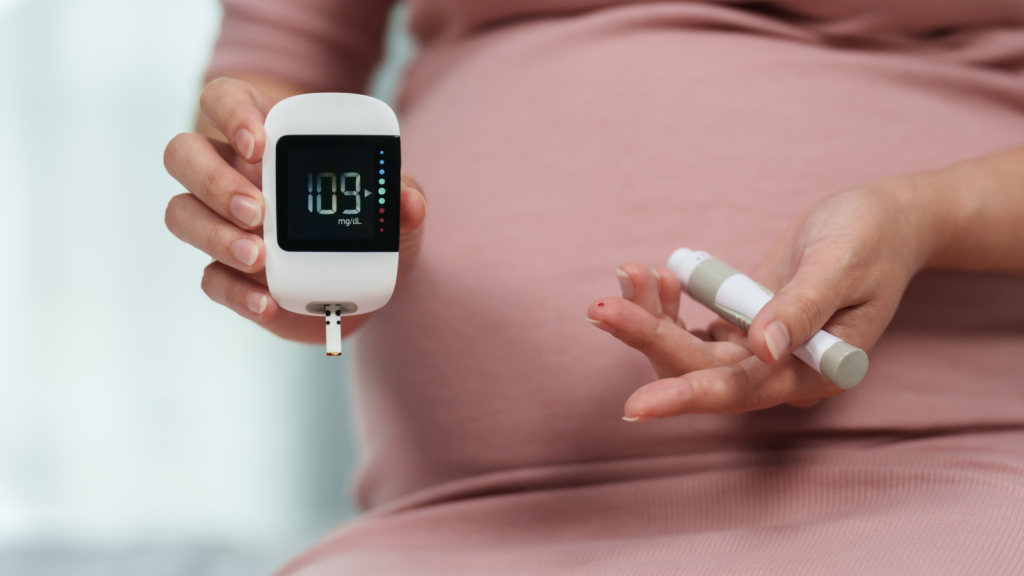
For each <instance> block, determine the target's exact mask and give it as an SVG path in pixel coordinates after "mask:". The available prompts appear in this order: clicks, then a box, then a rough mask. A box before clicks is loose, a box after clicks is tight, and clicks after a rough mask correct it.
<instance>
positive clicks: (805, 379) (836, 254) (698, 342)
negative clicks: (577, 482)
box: [588, 176, 941, 421]
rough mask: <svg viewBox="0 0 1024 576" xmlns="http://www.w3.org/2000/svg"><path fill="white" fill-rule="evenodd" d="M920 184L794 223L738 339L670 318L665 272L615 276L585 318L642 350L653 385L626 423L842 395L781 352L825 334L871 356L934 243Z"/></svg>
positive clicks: (674, 306) (866, 195)
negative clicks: (612, 288) (766, 293)
mask: <svg viewBox="0 0 1024 576" xmlns="http://www.w3.org/2000/svg"><path fill="white" fill-rule="evenodd" d="M929 182H930V181H929V179H928V177H926V176H908V177H904V178H899V179H894V180H890V181H885V182H882V183H879V184H874V185H870V186H866V187H862V188H858V189H855V190H851V191H847V192H841V193H838V194H834V195H832V196H829V197H828V198H826V199H824V200H823V201H821V202H820V203H818V204H817V205H816V206H814V207H813V208H811V209H810V210H808V211H807V212H805V213H804V214H802V215H801V216H800V217H799V218H797V220H796V221H795V222H794V223H793V224H792V225H791V226H790V227H789V228H788V229H787V230H786V231H785V232H784V233H783V234H782V236H781V237H780V238H779V240H778V241H777V242H776V243H775V245H774V246H773V247H772V249H771V250H770V251H769V253H768V256H767V258H765V260H764V262H763V263H762V264H761V266H760V267H759V268H758V270H757V271H756V272H755V273H754V274H751V277H753V278H754V280H757V281H758V282H760V283H761V284H764V285H765V286H767V287H769V288H771V289H773V290H774V291H775V292H776V295H775V297H774V298H773V299H772V300H771V301H770V302H769V303H768V304H766V305H765V307H764V308H763V309H762V310H761V311H760V312H759V313H758V315H757V316H756V317H755V318H754V321H753V323H752V324H751V327H750V331H749V332H748V333H744V332H742V331H740V330H739V329H737V328H734V327H733V326H731V325H730V324H727V323H726V322H724V321H716V322H714V323H712V324H711V326H710V327H709V330H708V331H707V332H704V331H693V332H690V331H687V330H686V328H685V325H684V324H683V322H682V320H681V319H678V317H677V315H678V308H679V296H680V284H679V281H678V280H677V279H676V277H675V275H674V274H673V273H672V272H671V271H670V270H669V269H667V268H664V267H660V268H655V269H652V270H648V269H647V268H645V267H644V266H641V265H640V264H636V263H628V264H625V265H623V266H622V267H621V268H620V269H619V270H618V274H619V282H620V285H621V287H622V298H616V297H608V298H602V299H600V300H597V301H596V302H594V303H593V304H591V306H590V309H589V311H588V318H589V319H590V321H591V322H593V323H594V324H595V325H596V326H597V327H598V328H601V329H602V330H605V331H606V332H609V333H610V334H612V335H613V336H615V337H616V338H618V339H620V340H622V341H623V342H624V343H626V344H627V345H629V346H632V347H633V348H636V349H637V350H639V351H641V352H643V353H644V354H645V355H646V356H647V357H648V359H649V360H650V361H651V364H652V365H653V366H654V368H655V371H656V372H657V374H658V376H659V378H661V379H660V380H658V381H656V382H652V383H650V384H647V385H645V386H643V387H641V388H640V389H638V390H637V391H636V392H634V393H633V395H632V396H631V397H630V398H629V400H628V401H627V402H626V406H625V413H626V420H630V421H636V420H650V419H653V418H664V417H667V416H677V415H680V414H706V413H723V414H730V413H739V412H746V411H749V410H758V409H761V408H768V407H771V406H775V405H778V404H783V403H790V404H793V405H796V406H811V405H813V404H815V403H817V402H818V401H819V400H821V399H822V398H825V397H827V396H833V395H836V394H839V393H840V392H841V390H840V389H839V388H837V387H836V386H835V385H834V384H832V383H831V382H829V381H828V380H827V379H825V378H824V377H823V376H821V375H820V374H818V373H817V372H815V371H814V370H813V369H811V368H810V367H809V366H807V365H805V364H804V363H802V362H801V361H800V360H798V359H796V358H795V357H793V356H791V355H790V353H791V352H792V351H793V350H795V349H796V348H798V347H799V346H801V345H802V344H803V343H804V342H806V341H807V340H809V339H810V337H811V336H813V335H814V334H815V333H816V332H817V331H818V330H820V329H822V328H824V329H826V330H828V331H829V332H831V333H833V334H835V335H836V336H838V337H839V338H842V339H843V340H845V341H846V342H848V343H850V344H853V345H855V346H858V347H860V348H862V349H864V350H870V349H871V347H872V346H873V345H874V344H875V342H877V341H878V339H879V337H881V335H882V333H883V332H884V331H885V329H886V327H887V326H888V325H889V322H890V321H891V320H892V317H893V314H895V312H896V308H897V306H898V305H899V302H900V298H901V297H902V295H903V292H904V290H905V289H906V287H907V284H908V283H909V282H910V279H911V278H912V277H913V276H914V274H916V273H917V272H918V271H919V270H920V269H921V268H922V267H923V266H924V265H925V264H926V262H927V261H928V259H929V257H930V256H931V254H932V252H933V251H934V250H935V249H936V246H937V242H938V240H939V238H940V237H941V234H939V227H940V224H941V219H939V218H937V217H936V214H935V213H934V212H935V210H934V207H933V206H931V205H930V204H929V203H928V202H927V201H926V200H925V199H926V198H928V197H929V194H928V192H929V190H928V189H927V187H928V186H929V185H930V184H929Z"/></svg>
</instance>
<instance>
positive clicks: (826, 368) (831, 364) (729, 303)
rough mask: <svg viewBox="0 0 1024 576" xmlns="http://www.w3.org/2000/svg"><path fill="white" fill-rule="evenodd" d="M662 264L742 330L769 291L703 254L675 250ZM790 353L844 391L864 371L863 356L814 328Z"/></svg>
mask: <svg viewBox="0 0 1024 576" xmlns="http://www.w3.org/2000/svg"><path fill="white" fill-rule="evenodd" d="M668 267H669V269H671V270H672V271H673V272H675V274H676V276H677V277H678V278H679V281H680V282H681V283H682V285H683V287H684V288H685V289H686V290H687V292H689V294H690V296H691V297H692V298H693V299H694V300H696V301H698V302H700V303H701V304H703V305H704V306H706V307H708V308H710V309H711V310H712V311H714V312H715V313H716V314H718V315H719V317H721V318H722V319H724V320H726V321H727V322H729V323H730V324H732V325H733V326H736V327H737V328H739V329H740V330H743V331H744V332H746V331H747V330H749V329H750V323H751V322H753V320H754V317H755V316H757V313H758V312H760V311H761V308H763V307H764V305H765V304H767V303H768V301H769V300H771V299H772V297H773V296H775V294H773V293H772V292H771V291H770V290H768V289H767V288H765V287H764V286H761V285H760V284H758V283H756V282H754V281H753V280H751V279H750V278H749V277H748V276H746V275H744V274H741V273H740V272H737V271H736V270H735V269H733V268H732V267H731V266H729V265H728V264H726V263H725V262H722V261H721V260H719V259H718V258H715V257H713V256H711V255H710V254H708V253H707V252H694V251H693V250H689V249H687V248H680V249H679V250H676V251H675V252H674V253H672V256H671V257H670V258H669V261H668ZM793 355H794V356H796V357H797V358H799V359H800V360H802V361H803V362H804V363H805V364H807V365H808V366H810V367H811V368H814V370H815V371H817V372H818V373H819V374H822V375H823V376H825V377H826V378H828V379H829V381H831V382H832V383H833V384H835V385H836V386H838V387H839V388H841V389H843V390H849V389H850V388H853V387H854V386H856V385H857V384H859V383H860V381H861V380H863V379H864V375H865V374H867V371H868V355H867V354H866V353H865V352H864V351H863V350H861V349H860V348H857V347H856V346H852V345H850V344H847V343H846V342H843V341H842V340H840V339H839V338H837V337H836V336H834V335H832V334H830V333H828V332H826V331H824V330H819V331H818V332H817V333H816V334H815V335H814V336H813V337H811V339H810V340H808V341H807V342H806V343H805V344H804V345H803V346H801V347H799V348H797V349H796V350H794V351H793Z"/></svg>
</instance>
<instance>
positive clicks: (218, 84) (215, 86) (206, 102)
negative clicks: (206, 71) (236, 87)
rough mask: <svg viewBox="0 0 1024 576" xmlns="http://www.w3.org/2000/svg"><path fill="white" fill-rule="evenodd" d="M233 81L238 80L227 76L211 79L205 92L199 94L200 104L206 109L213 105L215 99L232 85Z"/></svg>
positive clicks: (204, 89)
mask: <svg viewBox="0 0 1024 576" xmlns="http://www.w3.org/2000/svg"><path fill="white" fill-rule="evenodd" d="M232 82H236V80H234V79H233V78H227V77H225V76H221V77H219V78H214V79H213V80H210V81H209V82H208V83H207V84H206V87H205V88H203V92H202V93H201V94H200V95H199V106H200V107H203V108H204V109H205V108H207V107H209V106H211V105H212V104H213V100H214V99H215V98H216V97H217V96H218V95H220V94H221V93H223V92H224V91H225V90H226V89H227V88H228V87H230V86H231V84H232Z"/></svg>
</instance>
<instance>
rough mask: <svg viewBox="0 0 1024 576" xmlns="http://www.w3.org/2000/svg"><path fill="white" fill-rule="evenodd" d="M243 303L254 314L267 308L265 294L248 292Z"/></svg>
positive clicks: (261, 312)
mask: <svg viewBox="0 0 1024 576" xmlns="http://www.w3.org/2000/svg"><path fill="white" fill-rule="evenodd" d="M245 305H246V307H248V308H249V310H252V311H253V313H255V314H263V311H264V310H266V309H267V295H266V294H260V293H259V292H249V295H248V296H246V297H245Z"/></svg>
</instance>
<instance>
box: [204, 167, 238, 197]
mask: <svg viewBox="0 0 1024 576" xmlns="http://www.w3.org/2000/svg"><path fill="white" fill-rule="evenodd" d="M237 189H238V183H237V181H236V179H235V174H233V173H232V170H231V169H230V168H224V167H223V166H218V167H213V168H210V169H209V170H208V171H207V172H206V174H205V175H204V177H203V187H202V193H203V198H202V200H203V202H204V203H206V204H208V205H209V204H211V203H212V202H213V201H220V200H226V199H227V198H229V197H230V196H231V194H232V193H233V192H235V191H236V190H237Z"/></svg>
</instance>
